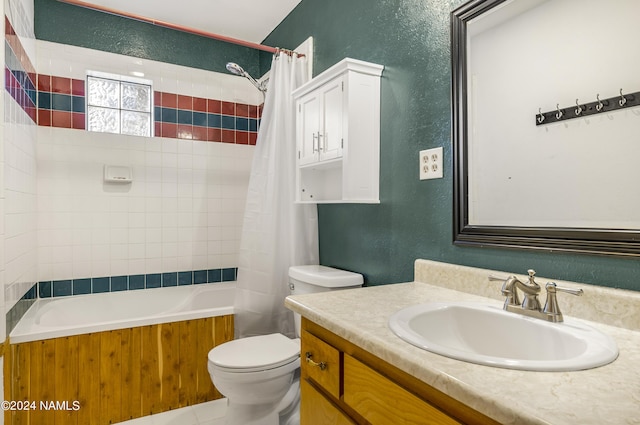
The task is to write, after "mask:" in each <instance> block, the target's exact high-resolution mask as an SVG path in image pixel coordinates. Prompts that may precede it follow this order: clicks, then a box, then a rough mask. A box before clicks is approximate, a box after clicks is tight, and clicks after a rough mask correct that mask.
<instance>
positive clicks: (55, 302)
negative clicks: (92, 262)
mask: <svg viewBox="0 0 640 425" xmlns="http://www.w3.org/2000/svg"><path fill="white" fill-rule="evenodd" d="M234 294H235V282H225V283H214V284H212V283H210V284H203V285H189V286H177V287H168V288H156V289H144V290H134V291H122V292H110V293H104V294H91V295H74V296H70V297H60V298H55V297H54V298H46V299H38V300H37V301H36V302H35V303H34V304H33V306H32V307H31V308H30V309H29V310H28V311H27V313H26V314H25V315H24V316H23V317H22V319H21V320H20V321H19V322H18V324H17V325H16V327H15V328H14V330H13V331H12V332H11V334H10V338H9V346H8V347H5V357H4V364H5V379H8V380H9V381H8V382H12V383H15V385H14V384H12V385H10V386H8V387H6V388H5V397H6V398H7V400H54V401H55V400H67V401H68V402H69V403H72V402H76V403H77V404H78V405H79V406H80V408H79V409H78V410H75V411H64V412H48V411H46V410H25V411H14V412H10V414H11V418H10V420H8V421H7V422H5V423H35V424H44V423H47V424H48V423H64V424H67V423H77V424H88V423H91V424H98V425H103V424H104V425H107V424H112V423H119V422H122V421H125V420H129V419H134V418H138V417H141V416H145V415H149V414H154V413H160V412H166V411H169V410H174V409H177V408H180V407H184V406H191V405H194V404H198V403H204V402H207V401H212V400H216V399H219V398H221V397H222V395H221V394H220V392H219V391H218V390H217V389H216V388H215V386H214V383H213V382H212V381H211V377H210V376H209V372H208V370H207V353H208V352H209V350H211V349H212V348H214V347H216V346H217V345H219V344H224V343H225V342H227V341H230V340H232V339H233V334H234V330H233V321H234V318H233V299H234ZM52 415H53V416H52ZM56 415H62V416H63V417H62V418H61V419H60V420H59V421H58V419H56V420H55V421H54V417H56V418H57V416H56Z"/></svg>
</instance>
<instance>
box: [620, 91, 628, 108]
mask: <svg viewBox="0 0 640 425" xmlns="http://www.w3.org/2000/svg"><path fill="white" fill-rule="evenodd" d="M620 97H621V99H620V100H619V101H618V105H620V106H624V105H625V104H626V103H627V98H626V97H624V95H623V94H622V89H620Z"/></svg>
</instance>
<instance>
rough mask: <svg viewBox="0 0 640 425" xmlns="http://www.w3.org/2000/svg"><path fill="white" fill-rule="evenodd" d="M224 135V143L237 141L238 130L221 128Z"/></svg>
mask: <svg viewBox="0 0 640 425" xmlns="http://www.w3.org/2000/svg"><path fill="white" fill-rule="evenodd" d="M220 132H221V134H222V137H221V139H222V140H221V141H222V142H224V143H235V142H236V132H235V131H234V130H220Z"/></svg>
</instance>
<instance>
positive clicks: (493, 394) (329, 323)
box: [285, 273, 640, 425]
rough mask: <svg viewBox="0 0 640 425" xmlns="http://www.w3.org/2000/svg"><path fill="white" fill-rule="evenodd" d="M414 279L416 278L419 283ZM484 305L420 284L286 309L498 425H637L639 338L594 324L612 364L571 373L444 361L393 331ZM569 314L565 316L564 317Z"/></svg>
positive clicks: (318, 297) (296, 300) (323, 297)
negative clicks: (612, 346) (419, 309)
mask: <svg viewBox="0 0 640 425" xmlns="http://www.w3.org/2000/svg"><path fill="white" fill-rule="evenodd" d="M417 275H418V273H416V276H417ZM451 300H455V301H479V302H483V303H486V304H493V305H498V306H500V305H501V304H502V303H501V301H500V300H498V299H493V298H487V297H484V296H479V295H475V294H472V293H468V292H462V291H458V290H453V289H449V288H445V287H442V286H438V285H433V284H429V283H425V282H408V283H399V284H392V285H382V286H372V287H365V288H361V289H349V290H343V291H334V292H325V293H320V294H305V295H295V296H290V297H287V299H286V300H285V305H286V306H287V307H288V308H290V309H291V310H293V311H295V312H297V313H300V314H301V315H303V316H304V317H306V318H308V319H310V320H312V321H313V322H316V323H317V324H319V325H321V326H323V327H325V328H327V329H328V330H330V331H332V332H333V333H335V334H337V335H339V336H341V337H342V338H344V339H346V340H348V341H350V342H352V343H354V344H356V345H358V346H360V347H361V348H364V349H366V350H367V351H369V352H371V353H372V354H374V355H376V356H378V357H379V358H381V359H383V360H385V361H387V362H388V363H390V364H392V365H394V366H396V367H398V368H399V369H401V370H403V371H405V372H407V373H409V374H411V375H413V376H415V377H417V378H418V379H420V380H422V381H423V382H425V383H427V384H429V385H431V386H433V387H435V388H437V389H438V390H440V391H442V392H444V393H446V394H448V395H449V396H451V397H454V398H455V399H457V400H460V401H461V402H463V403H465V404H467V405H468V406H470V407H472V408H474V409H475V410H478V411H479V412H482V413H484V414H485V415H487V416H489V417H491V418H493V419H495V420H496V421H498V422H500V423H503V424H505V425H506V424H513V425H516V424H517V425H527V424H531V425H534V424H535V425H538V424H554V425H575V424H581V425H589V424H593V425H596V424H597V425H601V424H603V423H610V424H640V332H639V331H637V330H632V329H627V328H623V327H616V326H612V325H607V324H603V323H597V322H593V321H586V320H585V323H587V324H589V325H590V326H593V327H594V328H596V329H599V330H601V331H602V332H605V333H606V334H608V335H610V336H611V337H613V338H614V339H615V341H616V343H617V344H618V348H619V350H620V355H619V357H618V359H617V360H616V361H614V362H613V363H611V364H609V365H606V366H602V367H599V368H595V369H590V370H583V371H576V372H529V371H518V370H509V369H502V368H494V367H488V366H482V365H476V364H472V363H467V362H463V361H458V360H454V359H449V358H447V357H443V356H440V355H437V354H434V353H430V352H428V351H425V350H422V349H419V348H417V347H414V346H412V345H410V344H408V343H406V342H404V341H402V340H401V339H400V338H398V337H397V336H396V335H395V334H393V333H392V332H391V330H390V329H389V327H388V325H387V322H388V320H389V317H390V316H391V315H392V314H393V313H395V312H396V311H398V310H400V309H402V308H404V307H408V306H411V305H414V304H419V303H423V302H428V301H451ZM566 315H567V313H565V316H566Z"/></svg>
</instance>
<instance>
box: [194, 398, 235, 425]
mask: <svg viewBox="0 0 640 425" xmlns="http://www.w3.org/2000/svg"><path fill="white" fill-rule="evenodd" d="M191 408H192V409H193V412H194V413H195V415H196V417H197V418H198V422H200V423H201V424H202V423H203V422H205V421H211V420H216V419H221V418H224V415H225V413H226V411H227V399H226V398H223V399H220V400H214V401H209V402H207V403H200V404H196V405H193V406H191Z"/></svg>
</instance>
